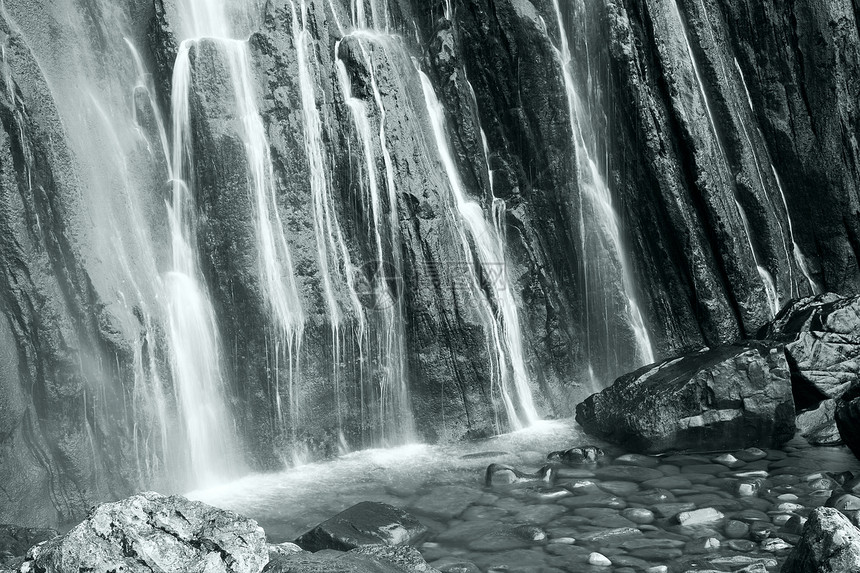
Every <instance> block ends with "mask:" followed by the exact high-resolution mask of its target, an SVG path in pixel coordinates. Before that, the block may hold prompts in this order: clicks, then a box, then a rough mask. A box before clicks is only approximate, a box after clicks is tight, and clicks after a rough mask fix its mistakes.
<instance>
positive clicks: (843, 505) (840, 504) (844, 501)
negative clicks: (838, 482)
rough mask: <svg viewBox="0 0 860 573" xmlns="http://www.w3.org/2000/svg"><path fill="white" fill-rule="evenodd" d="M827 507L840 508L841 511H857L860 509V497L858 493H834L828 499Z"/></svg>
mask: <svg viewBox="0 0 860 573" xmlns="http://www.w3.org/2000/svg"><path fill="white" fill-rule="evenodd" d="M825 505H826V506H827V507H833V508H835V509H838V510H839V511H842V512H846V511H857V510H860V497H857V496H856V495H852V494H850V493H843V494H839V493H834V494H833V496H831V497H830V499H828V500H827V502H826V504H825Z"/></svg>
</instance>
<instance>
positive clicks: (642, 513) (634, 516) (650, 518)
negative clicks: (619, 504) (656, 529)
mask: <svg viewBox="0 0 860 573" xmlns="http://www.w3.org/2000/svg"><path fill="white" fill-rule="evenodd" d="M621 515H623V516H624V517H626V518H627V519H629V520H630V521H632V522H633V523H638V524H640V525H643V524H648V523H653V522H654V512H652V511H651V510H649V509H645V508H644V507H628V508H627V509H625V510H624V511H622V512H621Z"/></svg>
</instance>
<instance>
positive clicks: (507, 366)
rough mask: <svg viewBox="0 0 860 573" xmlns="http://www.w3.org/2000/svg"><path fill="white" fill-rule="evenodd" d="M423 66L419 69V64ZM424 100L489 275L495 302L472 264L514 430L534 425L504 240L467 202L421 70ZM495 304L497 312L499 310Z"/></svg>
mask: <svg viewBox="0 0 860 573" xmlns="http://www.w3.org/2000/svg"><path fill="white" fill-rule="evenodd" d="M416 67H417V66H416ZM418 74H419V76H420V78H421V87H422V90H423V93H424V100H425V104H426V107H427V112H428V115H429V116H430V124H431V127H432V128H433V135H434V139H435V143H436V148H437V151H438V153H439V158H440V159H441V161H442V164H443V166H444V168H445V173H446V175H447V178H448V183H449V187H450V189H451V192H452V195H453V197H452V198H453V201H454V207H455V208H456V210H457V214H456V216H455V220H456V221H457V222H458V229H459V230H460V233H461V240H462V243H463V249H464V254H465V256H466V259H467V260H468V261H472V260H473V255H472V252H471V249H470V246H469V243H470V239H471V242H472V243H473V244H474V247H475V251H476V252H475V254H476V255H477V260H478V263H479V264H480V270H481V271H482V272H484V273H487V274H488V275H489V276H488V280H487V281H486V287H487V289H488V290H489V291H491V294H492V298H491V297H490V296H489V295H488V294H487V293H486V292H485V291H484V289H483V288H481V281H480V279H479V278H478V269H477V268H475V265H473V264H470V265H469V270H470V274H471V279H472V284H473V289H474V290H475V291H476V295H477V296H478V298H480V299H482V300H483V302H484V307H485V308H484V311H485V313H486V314H487V315H488V316H487V318H488V320H487V326H488V330H489V332H490V333H491V334H492V336H493V341H494V344H495V347H496V361H497V364H498V368H499V371H500V372H501V373H502V380H501V388H500V390H501V394H502V400H503V402H504V405H505V411H506V413H507V416H508V421H509V423H510V425H511V426H512V427H513V428H514V429H520V428H522V427H524V426H528V425H531V424H532V423H534V422H535V421H537V420H538V415H537V411H536V410H535V407H534V402H533V399H532V394H531V388H530V387H529V377H528V372H527V369H526V365H525V354H524V352H523V343H522V335H521V332H520V323H519V311H518V310H517V306H516V302H515V300H514V298H513V294H512V288H511V285H510V283H509V281H508V276H507V269H506V260H505V254H504V249H503V246H502V240H501V237H499V236H498V234H497V233H496V231H495V229H494V228H493V227H492V226H491V225H489V224H488V223H487V221H486V219H485V218H484V214H483V212H482V210H481V207H480V205H478V204H477V203H475V202H474V201H469V200H468V199H467V198H466V193H465V191H464V189H463V183H462V181H461V180H460V174H459V172H458V171H457V166H456V163H455V162H454V157H453V155H452V154H451V150H450V148H449V145H448V140H447V136H446V133H445V112H444V109H443V108H442V105H441V104H440V103H439V100H438V98H437V97H436V91H435V90H434V89H433V84H432V82H431V81H430V78H429V77H427V75H426V74H425V73H424V72H422V71H421V70H420V69H419V70H418ZM493 302H495V304H496V307H497V311H496V312H493V310H492V306H493Z"/></svg>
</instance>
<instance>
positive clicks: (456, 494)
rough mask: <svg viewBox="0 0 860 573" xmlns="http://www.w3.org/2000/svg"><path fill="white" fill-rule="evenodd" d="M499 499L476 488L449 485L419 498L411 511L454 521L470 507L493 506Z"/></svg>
mask: <svg viewBox="0 0 860 573" xmlns="http://www.w3.org/2000/svg"><path fill="white" fill-rule="evenodd" d="M498 499H499V498H498V497H497V496H495V495H491V494H488V493H484V492H482V491H480V490H477V489H475V488H471V487H466V486H462V485H448V486H442V487H438V488H435V489H434V490H433V491H432V492H430V493H428V494H426V495H424V496H422V497H420V498H418V499H417V500H416V501H415V502H413V503H412V505H411V509H412V510H413V511H415V512H416V513H423V514H426V515H429V516H431V517H437V518H441V519H452V518H454V517H457V516H458V515H460V514H462V513H463V512H464V511H465V510H466V508H467V507H469V506H470V505H473V504H476V503H479V502H480V503H481V504H482V505H492V504H493V503H494V502H495V501H496V500H498Z"/></svg>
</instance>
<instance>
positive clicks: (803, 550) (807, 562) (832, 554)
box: [781, 507, 860, 573]
mask: <svg viewBox="0 0 860 573" xmlns="http://www.w3.org/2000/svg"><path fill="white" fill-rule="evenodd" d="M858 570H860V530H858V529H857V528H856V527H854V526H853V525H851V522H850V521H848V519H847V518H846V517H845V516H844V515H842V514H841V513H840V512H839V511H837V510H835V509H832V508H829V507H820V508H818V509H816V510H814V511H813V512H812V515H810V516H809V520H808V521H807V522H806V525H805V526H804V527H803V533H802V535H801V538H800V542H799V543H798V544H797V546H796V547H795V548H794V550H793V551H792V552H791V554H790V555H789V556H788V559H787V560H786V561H785V563H784V564H783V566H782V570H781V571H782V573H817V572H821V573H824V572H827V573H831V572H832V573H836V572H843V571H844V572H848V571H858Z"/></svg>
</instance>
